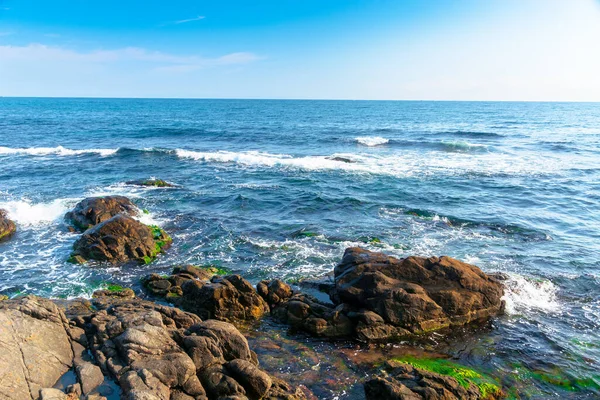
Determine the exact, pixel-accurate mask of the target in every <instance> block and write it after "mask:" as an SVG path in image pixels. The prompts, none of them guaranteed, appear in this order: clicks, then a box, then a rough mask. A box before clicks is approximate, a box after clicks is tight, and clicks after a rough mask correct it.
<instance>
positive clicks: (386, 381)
mask: <svg viewBox="0 0 600 400" xmlns="http://www.w3.org/2000/svg"><path fill="white" fill-rule="evenodd" d="M468 371H469V372H470V374H471V375H473V374H474V375H478V374H477V373H476V372H475V371H472V370H468ZM384 373H385V375H384V376H382V377H376V378H373V379H370V380H368V381H367V382H365V384H364V389H365V396H366V399H367V400H484V399H485V400H495V399H501V398H504V397H505V395H504V393H503V392H502V390H500V388H499V387H498V386H496V385H495V384H493V383H489V382H488V383H480V384H476V383H475V382H474V381H472V380H470V379H469V378H468V377H467V378H463V379H462V380H461V382H459V381H458V380H457V379H456V378H454V377H452V376H448V375H443V374H441V373H437V372H433V371H428V370H426V369H422V368H415V367H413V366H412V365H410V364H407V363H402V362H396V361H388V362H387V363H386V364H385V366H384Z"/></svg>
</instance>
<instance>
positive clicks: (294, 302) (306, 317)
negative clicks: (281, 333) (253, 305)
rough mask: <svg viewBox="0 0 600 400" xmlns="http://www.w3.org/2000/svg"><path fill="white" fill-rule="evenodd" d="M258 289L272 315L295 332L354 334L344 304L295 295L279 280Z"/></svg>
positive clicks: (299, 294)
mask: <svg viewBox="0 0 600 400" xmlns="http://www.w3.org/2000/svg"><path fill="white" fill-rule="evenodd" d="M257 290H258V293H259V294H260V295H261V296H262V297H263V298H264V299H265V300H266V301H267V303H268V304H269V306H270V308H271V313H272V314H273V316H275V317H276V318H277V319H279V320H280V321H283V322H286V323H288V324H289V325H291V326H292V327H294V328H296V329H300V330H304V331H306V332H309V333H312V334H313V335H317V336H324V337H344V336H350V335H352V333H353V328H354V327H353V325H352V323H351V321H350V319H349V318H348V317H347V316H346V307H345V306H344V305H343V304H341V305H339V306H335V305H331V304H325V303H323V302H320V301H319V300H317V299H315V298H314V297H312V296H309V295H307V294H302V293H296V294H294V293H293V292H292V288H291V287H290V286H289V285H288V284H286V283H284V282H283V281H281V280H279V279H275V280H272V281H262V282H260V283H259V284H258V285H257Z"/></svg>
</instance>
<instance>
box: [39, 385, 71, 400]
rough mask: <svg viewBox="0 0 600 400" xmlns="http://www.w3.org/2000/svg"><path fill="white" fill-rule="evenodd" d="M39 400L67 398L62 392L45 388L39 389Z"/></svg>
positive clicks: (65, 399) (66, 399)
mask: <svg viewBox="0 0 600 400" xmlns="http://www.w3.org/2000/svg"><path fill="white" fill-rule="evenodd" d="M40 400H68V397H67V394H66V393H64V392H63V391H62V390H58V389H52V388H45V389H40Z"/></svg>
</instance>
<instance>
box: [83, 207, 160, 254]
mask: <svg viewBox="0 0 600 400" xmlns="http://www.w3.org/2000/svg"><path fill="white" fill-rule="evenodd" d="M171 243H172V240H171V238H170V237H169V235H167V234H166V233H165V232H164V231H163V230H161V229H160V228H158V227H150V226H146V225H144V224H142V223H141V222H139V221H137V220H135V219H133V218H131V217H128V216H126V215H122V214H119V215H116V216H114V217H112V218H110V219H108V220H106V221H104V222H101V223H100V224H98V225H96V226H94V227H93V228H90V229H88V230H87V231H85V232H84V233H83V234H82V235H81V237H80V238H79V239H78V240H77V241H76V242H75V244H74V245H73V254H72V260H73V261H75V262H80V263H81V262H85V261H89V260H96V261H106V262H110V263H114V264H118V263H125V262H128V261H135V262H139V263H149V262H151V261H152V260H153V259H154V258H155V257H156V256H157V255H158V254H159V253H160V252H162V251H164V250H166V249H167V248H168V247H169V246H170V245H171Z"/></svg>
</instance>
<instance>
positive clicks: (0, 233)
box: [0, 210, 17, 242]
mask: <svg viewBox="0 0 600 400" xmlns="http://www.w3.org/2000/svg"><path fill="white" fill-rule="evenodd" d="M16 231H17V226H16V225H15V223H14V222H13V221H11V220H10V219H8V216H7V212H6V211H5V210H0V242H3V241H5V240H8V239H9V238H10V237H11V236H12V235H14V234H15V232H16Z"/></svg>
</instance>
